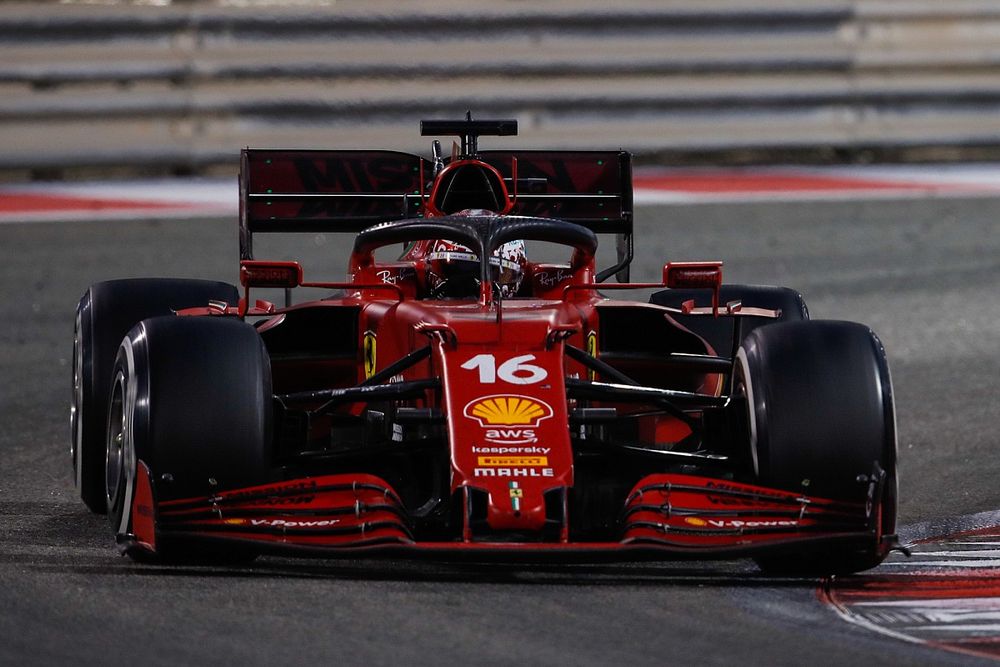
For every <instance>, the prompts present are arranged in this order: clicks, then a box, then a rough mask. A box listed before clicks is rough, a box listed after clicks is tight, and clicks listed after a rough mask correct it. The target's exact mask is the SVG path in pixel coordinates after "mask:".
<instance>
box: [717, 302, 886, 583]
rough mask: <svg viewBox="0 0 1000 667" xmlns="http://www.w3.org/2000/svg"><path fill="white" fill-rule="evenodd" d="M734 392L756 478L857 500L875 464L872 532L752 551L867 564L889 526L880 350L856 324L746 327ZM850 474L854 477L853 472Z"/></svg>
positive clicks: (809, 563) (831, 566)
mask: <svg viewBox="0 0 1000 667" xmlns="http://www.w3.org/2000/svg"><path fill="white" fill-rule="evenodd" d="M735 392H736V394H737V395H741V394H742V395H743V396H744V397H745V399H746V403H747V412H748V415H747V420H748V424H749V433H750V454H751V457H752V459H753V467H754V474H755V477H756V480H757V482H758V483H759V484H761V485H763V486H768V487H772V488H778V489H784V490H787V491H793V492H797V493H802V494H805V495H811V496H816V497H823V498H831V499H834V500H843V501H853V502H863V501H864V500H865V498H866V496H865V492H866V489H867V488H868V487H867V483H866V482H864V481H863V480H864V479H865V478H867V477H868V476H870V475H871V474H872V473H873V471H875V470H877V469H881V470H882V471H883V472H884V480H883V483H882V487H881V488H882V497H881V498H880V499H879V500H880V506H881V513H880V515H879V517H878V518H877V525H878V530H877V531H876V533H877V534H876V536H875V539H874V540H872V542H871V543H870V544H868V545H866V546H864V547H863V548H857V547H856V546H837V545H832V546H830V545H827V546H824V547H823V548H822V549H821V550H816V551H815V552H814V551H810V552H808V553H799V554H796V556H795V557H794V558H792V557H786V556H769V557H761V558H758V564H759V565H760V566H761V568H762V569H763V570H765V571H767V572H775V573H783V574H818V575H825V574H838V573H846V572H856V571H859V570H865V569H869V568H871V567H874V566H875V565H877V564H878V563H880V562H881V561H882V559H883V558H884V556H885V553H884V550H883V549H882V548H881V545H880V539H881V537H882V536H883V535H888V534H892V533H894V532H895V525H896V428H895V411H894V405H893V394H892V383H891V380H890V377H889V368H888V364H887V362H886V357H885V350H884V348H883V347H882V344H881V342H880V341H879V339H878V337H877V336H876V335H875V334H874V333H873V332H872V331H871V330H870V329H869V328H868V327H866V326H864V325H861V324H856V323H853V322H834V321H805V322H789V323H784V324H775V325H771V326H767V327H761V328H759V329H755V330H754V331H752V332H751V333H750V334H749V335H748V336H747V337H746V339H745V340H744V341H743V344H742V345H741V346H740V349H739V352H738V353H737V361H736V369H735ZM859 480H860V481H859Z"/></svg>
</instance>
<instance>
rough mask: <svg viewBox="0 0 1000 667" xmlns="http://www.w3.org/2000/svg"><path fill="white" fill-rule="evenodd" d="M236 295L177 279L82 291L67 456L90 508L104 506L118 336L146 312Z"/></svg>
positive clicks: (226, 287)
mask: <svg viewBox="0 0 1000 667" xmlns="http://www.w3.org/2000/svg"><path fill="white" fill-rule="evenodd" d="M238 298H239V296H238V293H237V291H236V288H235V287H234V286H232V285H230V284H228V283H222V282H215V281H211V280H188V279H181V278H135V279H128V280H110V281H106V282H100V283H95V284H94V285H91V286H90V287H89V288H88V289H87V291H86V292H84V294H83V297H81V299H80V302H79V303H78V304H77V309H76V320H75V325H74V330H73V365H72V371H73V385H72V386H73V395H72V403H71V404H70V438H71V440H70V456H71V457H72V460H73V474H74V481H75V483H76V488H77V489H78V491H79V493H80V498H81V499H82V500H83V502H84V504H85V505H86V506H87V507H88V508H89V509H90V510H91V511H92V512H95V513H98V514H103V513H104V512H105V511H106V504H105V498H106V488H105V458H106V452H105V449H104V443H105V427H106V426H107V420H108V413H107V410H108V405H109V399H110V395H111V391H112V380H113V376H112V370H113V367H114V364H115V355H116V354H117V352H118V346H119V345H120V344H121V342H122V338H123V337H124V336H125V334H126V333H127V332H128V330H129V329H131V328H132V327H133V326H134V325H135V324H136V323H137V322H139V321H140V320H143V319H146V318H148V317H154V316H157V315H168V314H170V313H171V312H172V311H174V310H179V309H181V308H191V307H195V306H206V305H208V302H209V301H212V300H215V301H225V302H226V303H229V304H231V305H235V304H236V302H237V300H238Z"/></svg>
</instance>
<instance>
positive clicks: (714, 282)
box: [663, 262, 722, 317]
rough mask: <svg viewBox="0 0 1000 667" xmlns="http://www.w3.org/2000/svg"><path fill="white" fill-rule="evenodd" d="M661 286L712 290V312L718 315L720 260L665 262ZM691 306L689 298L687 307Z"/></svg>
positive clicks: (720, 280) (692, 304) (720, 284)
mask: <svg viewBox="0 0 1000 667" xmlns="http://www.w3.org/2000/svg"><path fill="white" fill-rule="evenodd" d="M663 286H664V287H670V288H676V287H686V288H694V289H710V290H712V314H713V315H714V316H715V317H718V316H719V292H720V291H721V289H722V262H667V263H666V264H665V265H664V266H663ZM693 306H694V300H691V302H690V305H688V308H691V307H693Z"/></svg>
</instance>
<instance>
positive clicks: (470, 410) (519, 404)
mask: <svg viewBox="0 0 1000 667" xmlns="http://www.w3.org/2000/svg"><path fill="white" fill-rule="evenodd" d="M465 416H466V417H469V418H471V419H475V420H477V421H478V422H479V425H480V426H482V427H483V428H489V427H491V426H532V427H534V426H538V422H540V421H542V420H543V419H548V418H549V417H551V416H552V408H551V407H550V406H549V404H548V403H546V402H544V401H540V400H538V399H535V398H529V397H527V396H517V395H510V394H503V395H496V396H485V397H483V398H479V399H476V400H474V401H470V402H469V404H468V405H466V406H465Z"/></svg>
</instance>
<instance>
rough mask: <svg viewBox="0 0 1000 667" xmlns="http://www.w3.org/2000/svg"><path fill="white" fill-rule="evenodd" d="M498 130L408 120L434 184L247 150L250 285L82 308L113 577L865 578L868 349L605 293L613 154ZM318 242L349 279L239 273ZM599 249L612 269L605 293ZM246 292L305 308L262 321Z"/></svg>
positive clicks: (887, 459)
mask: <svg viewBox="0 0 1000 667" xmlns="http://www.w3.org/2000/svg"><path fill="white" fill-rule="evenodd" d="M515 132H516V122H514V121H474V120H470V119H466V120H461V121H454V122H452V121H425V122H424V123H423V124H422V133H423V134H425V135H428V136H447V135H456V136H459V137H461V147H460V148H458V146H457V145H456V149H455V151H454V152H453V154H452V155H451V156H450V158H446V157H442V155H441V151H440V146H439V144H438V142H436V141H435V142H434V152H433V157H432V159H430V160H427V159H424V158H422V157H419V156H416V155H410V154H405V153H398V152H390V151H342V150H332V151H304V150H295V151H282V150H250V149H247V150H244V151H243V155H242V167H241V179H240V183H241V213H240V251H241V262H240V282H241V289H237V288H236V287H235V286H232V285H228V284H225V283H215V282H208V281H196V280H175V279H137V280H116V281H110V282H104V283H99V284H96V285H94V286H92V287H90V289H88V290H87V292H86V293H85V294H84V296H83V299H82V300H81V302H80V305H79V308H78V311H77V319H76V334H75V340H74V364H73V368H74V370H73V408H72V415H73V418H72V423H73V427H72V431H73V462H74V469H75V474H76V483H77V486H78V488H79V490H80V494H81V496H82V498H83V500H84V502H85V503H86V504H87V506H88V507H90V508H91V509H92V510H93V511H95V512H105V511H106V512H107V513H108V514H109V516H110V519H111V525H112V527H113V529H114V531H115V534H116V535H117V538H118V542H119V544H120V545H121V546H122V548H123V550H124V551H125V552H127V553H128V554H130V555H133V556H135V557H137V558H145V557H150V556H153V557H162V558H170V557H171V556H177V555H183V556H184V557H195V558H197V557H206V558H207V557H210V556H212V555H213V554H218V553H219V552H223V553H225V554H228V555H230V556H232V555H234V554H239V555H241V556H245V557H251V556H253V555H256V554H258V553H264V552H267V553H285V554H300V555H312V556H345V555H348V556H354V557H357V556H359V555H375V554H379V555H384V554H394V555H407V554H413V555H417V554H420V555H433V556H437V557H440V558H476V559H484V558H500V559H531V560H537V559H566V560H569V559H574V560H638V559H672V558H686V557H704V558H724V557H744V556H751V557H753V558H754V559H755V560H756V561H757V562H758V563H759V564H760V566H761V567H762V568H763V569H764V570H765V571H767V572H775V573H806V574H830V573H840V572H852V571H857V570H862V569H865V568H870V567H872V566H874V565H876V564H878V563H879V562H880V561H881V560H882V559H883V558H884V557H885V555H886V553H887V552H888V551H889V550H890V549H891V548H892V547H893V545H894V540H895V536H894V534H893V533H894V526H895V516H896V476H895V466H896V438H895V426H894V408H893V397H892V390H891V385H890V380H889V371H888V367H887V365H886V357H885V353H884V350H883V348H882V345H881V344H880V342H879V340H878V338H877V337H876V336H875V334H873V333H872V331H871V330H869V329H868V328H867V327H865V326H863V325H860V324H855V323H851V322H839V321H810V320H809V317H808V311H807V309H806V306H805V304H804V303H803V301H802V298H801V297H800V296H799V294H798V293H796V292H794V291H792V290H789V289H786V288H778V287H760V286H744V285H724V284H722V277H721V276H722V272H721V263H720V262H671V263H668V264H666V266H665V267H664V268H663V274H662V275H663V278H662V281H661V282H658V283H653V284H650V283H628V282H618V283H607V282H605V280H606V279H608V278H610V277H611V276H615V275H617V276H618V278H619V279H620V280H625V281H627V280H628V277H627V276H628V265H629V261H630V260H631V256H632V197H631V162H630V156H629V154H628V153H625V152H614V151H613V152H608V151H528V150H524V151H522V150H512V151H511V150H508V151H504V150H498V151H492V150H491V151H485V150H479V148H478V145H477V144H478V138H479V137H480V136H483V135H495V136H496V135H510V134H514V133H515ZM320 231H322V232H352V233H355V234H356V236H355V238H354V246H353V252H352V254H351V257H350V266H349V273H348V279H347V280H346V281H344V282H337V283H319V282H308V281H307V280H306V278H305V277H304V276H303V271H302V268H301V266H300V265H299V264H297V263H295V262H279V261H265V260H260V259H256V258H254V256H253V246H252V240H253V238H254V236H255V235H257V234H262V233H268V232H320ZM599 234H613V235H616V236H617V249H618V261H617V263H616V264H615V265H614V266H610V267H608V268H605V269H604V270H601V271H598V270H597V267H596V266H595V263H596V262H595V255H596V250H597V235H599ZM525 242H528V243H529V244H535V243H537V242H548V243H549V244H557V245H558V246H562V247H563V249H564V251H565V252H564V255H563V257H564V258H568V261H566V262H563V263H537V262H533V261H530V260H529V259H528V257H527V255H526V252H525ZM397 244H404V245H405V248H406V250H405V251H404V253H403V255H402V257H401V258H400V259H398V260H394V261H381V260H379V259H376V251H377V250H378V249H380V248H384V247H387V246H393V245H397ZM382 254H384V253H382ZM650 287H656V288H662V289H660V291H657V292H656V293H654V294H653V296H652V298H651V302H649V303H645V302H637V301H626V300H617V299H612V298H609V297H608V296H607V295H606V294H614V295H619V294H627V292H621V291H620V290H627V289H630V288H650ZM260 288H283V289H285V293H286V295H290V294H291V293H292V291H296V293H297V294H298V293H301V292H303V291H305V290H306V288H320V289H321V290H326V291H325V292H320V293H317V297H316V300H312V301H299V302H297V303H295V304H294V305H292V300H291V299H290V298H287V299H286V301H287V303H286V304H285V305H284V306H277V305H275V304H273V303H270V302H266V301H262V300H259V299H256V298H254V296H253V294H252V293H253V292H254V290H257V289H260ZM331 291H335V292H334V293H333V295H332V296H331V295H330V293H331ZM258 294H260V292H258Z"/></svg>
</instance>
